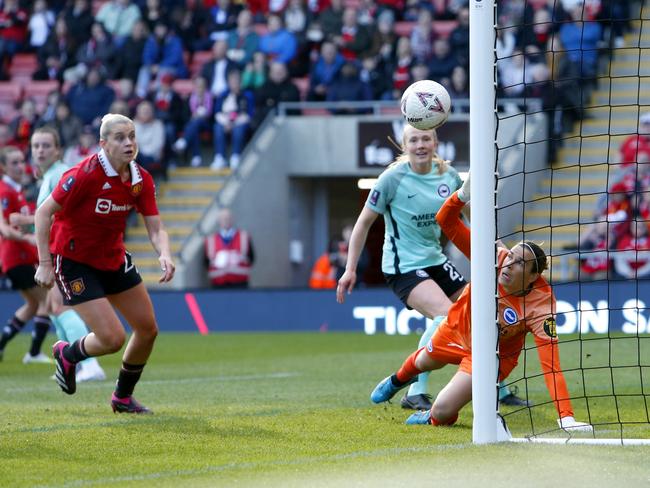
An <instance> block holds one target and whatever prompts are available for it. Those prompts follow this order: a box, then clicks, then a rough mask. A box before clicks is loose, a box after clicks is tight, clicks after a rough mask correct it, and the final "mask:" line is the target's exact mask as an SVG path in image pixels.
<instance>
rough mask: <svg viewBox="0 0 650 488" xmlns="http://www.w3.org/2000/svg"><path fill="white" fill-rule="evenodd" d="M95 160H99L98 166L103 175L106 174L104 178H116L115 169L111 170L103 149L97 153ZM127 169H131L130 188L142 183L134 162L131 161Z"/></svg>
mask: <svg viewBox="0 0 650 488" xmlns="http://www.w3.org/2000/svg"><path fill="white" fill-rule="evenodd" d="M97 158H98V159H99V164H101V166H102V169H103V170H104V173H106V176H108V177H111V176H118V174H117V171H115V168H113V165H112V164H111V163H109V162H108V158H107V157H106V153H105V152H104V150H103V149H100V151H99V152H98V153H97ZM129 167H130V168H131V186H133V185H135V184H137V183H140V182H141V181H142V173H140V169H139V168H138V165H137V163H136V162H135V161H131V162H130V163H129Z"/></svg>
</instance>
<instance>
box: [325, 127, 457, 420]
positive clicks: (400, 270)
mask: <svg viewBox="0 0 650 488" xmlns="http://www.w3.org/2000/svg"><path fill="white" fill-rule="evenodd" d="M437 149H438V136H437V134H436V131H435V130H419V129H416V128H414V127H412V126H410V125H406V126H405V127H404V134H403V136H402V154H401V155H400V156H399V157H397V159H396V160H395V162H393V163H392V164H391V165H390V166H389V167H388V168H387V169H386V171H384V172H383V173H382V174H381V176H380V177H379V179H378V180H377V183H376V184H375V186H374V188H373V189H372V190H371V192H370V195H369V196H368V200H367V201H366V204H365V206H364V208H363V210H361V214H360V215H359V218H358V219H357V222H356V224H355V225H354V229H353V231H352V237H351V238H350V246H349V250H348V262H347V265H346V269H345V273H344V274H343V276H342V277H341V279H340V280H339V283H338V287H337V290H336V298H337V301H338V302H339V303H343V300H344V298H345V293H346V292H347V293H351V292H352V289H353V287H354V285H355V283H356V281H357V274H356V268H357V262H358V259H359V255H360V253H361V250H362V249H363V247H364V245H365V242H366V238H367V236H368V230H369V229H370V226H371V225H372V224H373V223H374V221H375V220H376V219H377V217H378V216H379V215H383V216H384V223H385V228H386V231H385V234H384V246H383V256H382V271H383V273H384V277H385V278H386V281H387V282H388V284H389V286H390V287H391V289H392V290H393V292H394V293H395V294H396V295H397V296H398V297H399V299H400V300H401V301H402V302H403V303H404V304H405V305H406V307H407V308H409V309H415V310H417V311H418V312H420V313H421V314H422V315H424V316H425V317H427V318H429V319H432V320H433V321H434V322H433V324H432V325H431V326H429V327H428V328H427V331H426V332H425V333H424V334H423V336H422V338H421V341H420V342H421V343H426V342H428V340H429V338H430V337H431V335H432V334H433V331H434V330H435V328H436V326H437V323H438V322H439V318H442V317H441V316H444V315H446V314H447V310H448V309H449V307H450V306H451V304H452V302H455V301H456V299H457V298H458V297H459V296H460V293H461V291H462V290H463V288H464V287H465V285H466V284H467V282H466V281H465V278H463V276H462V274H461V273H460V272H459V271H458V270H457V269H456V268H455V266H454V265H453V264H452V263H451V261H449V260H448V259H447V256H445V254H444V252H443V249H442V244H441V242H440V237H441V230H440V227H439V226H438V224H437V222H436V213H437V212H438V210H440V207H441V206H442V204H443V203H444V201H445V200H446V199H447V197H448V196H449V195H451V194H452V193H453V192H454V191H456V190H458V189H459V188H460V187H461V185H462V180H461V178H460V176H459V175H458V172H457V171H456V170H455V169H454V168H453V167H451V166H450V164H449V161H444V160H443V159H441V158H440V156H438V154H437V152H436V151H437ZM427 379H428V375H426V373H423V374H422V375H421V376H420V377H419V378H418V381H417V382H416V383H414V384H413V385H411V388H410V389H409V391H408V393H407V394H406V396H405V397H404V398H403V399H402V406H403V407H404V408H413V409H430V408H431V398H430V396H429V395H428V394H427Z"/></svg>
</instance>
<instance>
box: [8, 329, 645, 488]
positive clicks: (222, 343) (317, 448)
mask: <svg viewBox="0 0 650 488" xmlns="http://www.w3.org/2000/svg"><path fill="white" fill-rule="evenodd" d="M49 339H52V340H53V338H51V337H48V343H51V342H52V340H49ZM623 342H624V341H621V343H620V344H618V345H616V346H615V348H617V347H618V348H619V349H620V351H619V352H620V354H621V357H632V356H634V355H635V354H637V351H638V348H637V347H636V346H635V345H634V344H633V341H628V342H629V343H627V344H623ZM416 343H417V338H416V337H415V336H410V337H387V336H384V335H378V336H365V335H362V334H353V333H340V334H339V333H327V334H315V333H314V334H298V333H296V334H289V333H276V334H213V335H210V336H206V337H201V336H199V335H192V334H161V336H160V337H159V339H158V342H157V344H156V347H155V350H154V353H153V356H152V357H151V359H150V361H149V364H148V366H147V368H146V370H145V373H144V376H143V378H142V380H141V382H140V384H139V385H138V387H137V390H136V397H137V398H138V399H139V400H140V401H142V402H143V403H144V404H145V405H147V406H149V407H150V408H152V409H153V410H154V412H155V415H153V416H127V415H114V414H113V413H112V412H111V409H110V406H109V405H108V399H109V397H110V394H111V391H112V385H113V381H114V378H115V377H116V373H117V369H118V367H119V355H113V356H109V357H105V358H101V359H100V361H101V363H102V365H103V366H104V368H105V369H106V372H107V374H108V375H109V378H111V379H110V380H108V381H104V382H101V383H83V384H80V385H79V387H78V390H77V393H76V394H75V395H73V396H67V395H65V394H64V393H62V392H61V391H60V390H59V388H58V387H57V386H56V384H55V383H54V381H53V380H51V379H50V376H51V375H52V373H53V367H51V366H43V365H23V364H22V363H21V362H20V359H21V358H22V355H23V354H24V352H25V350H26V348H27V344H28V337H27V336H26V335H25V334H21V337H19V338H17V339H16V340H15V341H13V342H12V343H11V344H10V345H9V346H8V348H7V351H6V353H5V358H4V361H3V362H2V363H0V393H1V395H0V419H1V420H0V486H1V487H27V486H30V487H34V486H37V487H86V486H93V487H96V486H99V487H101V486H120V487H121V488H127V487H143V486H145V487H147V486H152V487H153V486H155V487H179V486H180V487H221V486H223V487H230V486H250V487H259V486H269V487H339V486H344V487H347V486H355V487H357V486H359V487H366V486H367V487H384V486H386V487H398V486H405V487H413V486H436V487H441V488H443V487H444V488H448V487H456V486H458V487H460V486H463V487H472V486H480V487H482V488H484V487H490V486H495V487H508V486H516V487H520V486H527V487H531V486H532V487H547V486H571V487H576V486H577V487H582V486H584V487H587V486H588V487H601V486H630V487H631V486H650V469H649V468H648V458H649V456H650V447H621V446H579V445H568V446H567V445H530V444H511V443H508V444H502V445H489V446H474V445H472V444H471V437H472V418H471V417H472V415H471V408H466V409H464V410H463V411H462V412H461V415H460V419H459V422H458V423H457V425H455V426H454V427H451V428H432V427H428V426H406V425H404V424H403V422H404V420H405V419H406V417H407V416H408V412H407V411H404V410H402V409H401V408H400V407H399V403H398V401H394V402H393V403H392V404H388V405H386V406H377V405H372V404H371V403H370V400H369V398H368V395H369V393H370V391H371V390H372V388H373V387H374V386H375V384H376V383H377V382H378V381H379V380H381V379H382V378H383V377H385V376H386V375H387V374H388V373H390V372H392V371H393V370H394V369H395V368H397V367H398V366H399V365H400V364H401V361H402V360H403V358H404V357H405V356H406V355H407V354H408V353H410V352H411V351H412V350H414V348H415V346H416V345H417V344H416ZM588 347H589V348H590V349H588V350H586V349H584V346H583V349H580V348H579V347H578V346H577V345H575V343H572V344H568V345H567V347H564V346H563V351H562V352H563V358H562V359H563V365H564V366H565V368H566V367H573V366H575V364H576V363H579V359H580V358H583V359H584V360H588V361H591V362H592V363H593V364H596V363H595V361H606V360H607V355H608V354H611V350H612V348H611V347H610V346H606V345H604V344H595V343H594V344H593V345H588ZM572 348H573V349H572ZM647 352H648V351H645V353H646V354H647ZM603 354H604V355H605V358H603V357H602V355H603ZM527 362H528V367H533V363H534V362H536V356H535V355H534V352H533V356H529V357H528V361H527ZM592 363H590V364H592ZM454 370H455V368H454V367H447V368H445V369H444V370H442V371H439V372H436V373H434V374H432V376H431V391H432V392H434V393H435V392H437V391H438V389H439V388H440V387H441V386H442V385H443V384H444V383H445V382H446V381H447V380H448V379H449V377H450V376H451V375H452V374H453V372H454ZM626 371H628V370H627V369H626V368H625V367H623V368H621V372H620V374H621V375H623V376H621V377H620V378H619V379H618V381H617V384H621V385H624V386H623V387H624V388H630V389H635V388H637V386H638V385H637V383H638V382H639V379H638V377H639V368H636V370H635V369H634V368H630V369H629V371H628V373H629V374H628V376H624V375H625V372H626ZM645 373H646V374H647V371H646V372H645ZM516 374H518V373H517V371H516V372H515V373H514V374H513V376H516ZM597 374H601V375H602V373H597V370H595V372H594V377H593V378H591V379H590V381H589V382H588V386H587V388H590V389H597V388H599V386H598V384H599V382H601V383H602V384H601V386H600V387H602V388H603V389H605V390H607V389H608V388H610V386H609V385H608V383H607V381H605V380H606V378H605V377H603V376H601V377H599V378H597V377H596V375H597ZM616 374H619V373H616ZM605 376H606V375H605ZM610 376H611V374H610ZM603 378H604V379H603ZM568 380H569V383H570V385H569V386H570V388H571V389H572V391H573V390H574V389H576V388H579V386H580V385H579V381H580V378H578V375H577V374H576V375H574V374H569V375H568ZM642 381H643V379H642V380H641V382H642ZM645 381H646V384H645V385H642V387H643V388H645V392H646V394H647V392H648V384H647V381H648V379H647V377H646V378H645ZM522 386H523V387H527V388H528V391H529V393H530V395H531V397H532V398H533V399H534V400H535V401H536V402H538V403H540V404H542V403H543V402H545V401H546V400H547V398H548V394H547V393H546V391H545V389H544V387H543V384H540V383H539V382H536V381H530V382H529V383H528V385H524V384H523V383H522V384H520V388H521V387H522ZM594 392H596V390H594ZM590 393H593V392H592V391H590ZM396 399H397V400H398V399H399V397H397V398H396ZM628 407H629V408H627V410H629V411H630V412H632V413H630V415H632V416H633V417H634V415H637V416H640V417H642V416H643V415H645V413H644V412H645V410H643V407H642V406H641V405H640V404H639V403H632V404H631V405H629V406H628ZM585 408H586V405H585V402H577V404H576V417H577V418H578V419H579V420H581V419H584V416H585V415H586V411H585ZM590 408H591V410H590V413H591V414H592V415H593V416H601V417H602V418H604V419H608V418H610V417H611V415H612V413H611V411H610V409H611V404H609V403H607V402H604V401H603V402H601V403H598V402H596V403H595V404H594V405H593V406H590ZM642 410H643V411H642ZM533 411H534V412H535V414H534V416H535V421H536V422H537V423H539V424H540V425H542V426H546V427H548V428H552V427H553V426H554V419H553V415H552V414H553V412H552V407H551V406H550V405H541V406H540V407H538V408H537V409H533ZM508 412H510V413H512V412H513V410H509V411H508ZM530 417H531V416H530V415H529V414H525V413H524V412H518V413H513V414H512V415H510V416H509V417H508V418H509V419H511V420H510V422H509V425H510V426H511V428H512V430H513V432H514V433H520V434H521V433H525V432H526V429H528V428H529V423H530V420H529V419H530ZM634 418H636V417H634ZM597 432H598V435H602V436H606V437H612V436H614V437H616V436H617V435H619V434H618V431H617V430H616V429H615V428H614V427H605V428H603V429H602V430H601V429H599V430H598V431H597ZM630 435H631V436H632V437H650V433H649V432H648V429H647V425H645V426H636V427H633V428H632V430H631V431H630Z"/></svg>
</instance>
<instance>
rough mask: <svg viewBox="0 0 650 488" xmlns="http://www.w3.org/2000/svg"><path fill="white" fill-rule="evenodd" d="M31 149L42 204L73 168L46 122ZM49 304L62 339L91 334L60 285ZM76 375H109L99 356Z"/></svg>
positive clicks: (98, 377) (82, 378)
mask: <svg viewBox="0 0 650 488" xmlns="http://www.w3.org/2000/svg"><path fill="white" fill-rule="evenodd" d="M31 151H32V160H33V162H34V163H36V165H37V167H38V170H39V172H40V174H41V176H42V182H41V187H40V189H39V192H38V199H37V205H40V204H41V203H43V202H44V201H45V199H46V198H47V197H48V196H49V195H50V193H52V190H54V188H55V187H56V185H57V183H58V182H59V180H60V179H61V175H63V173H65V172H66V171H67V170H68V169H70V168H69V167H68V166H67V165H65V164H64V163H63V162H62V161H61V160H60V159H58V158H59V157H60V155H61V154H60V153H61V143H60V139H59V134H58V132H57V131H56V129H54V128H52V127H47V126H45V127H41V128H40V129H36V131H34V134H32V138H31ZM29 217H30V219H31V220H32V223H33V219H34V217H33V216H32V215H30V216H29ZM48 308H49V310H50V314H51V315H50V319H51V320H52V322H53V323H54V326H55V328H56V334H57V336H59V339H61V340H64V341H66V342H70V343H73V342H74V341H76V340H77V339H80V338H81V337H83V336H85V335H86V334H88V328H87V327H86V324H84V322H83V320H81V317H79V315H78V314H77V312H75V311H74V310H73V309H72V308H70V307H66V306H64V305H63V298H62V297H61V292H60V291H59V289H58V288H57V287H52V288H51V289H50V291H49V294H48ZM76 376H77V381H97V380H104V379H106V375H105V374H104V370H103V369H102V367H101V366H100V365H99V363H98V362H97V359H96V358H88V359H86V360H84V361H81V362H80V363H79V366H78V369H77V375H76Z"/></svg>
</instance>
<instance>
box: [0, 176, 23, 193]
mask: <svg viewBox="0 0 650 488" xmlns="http://www.w3.org/2000/svg"><path fill="white" fill-rule="evenodd" d="M2 181H4V182H5V183H6V184H7V185H9V186H10V187H11V188H13V190H14V191H16V192H19V191H21V190H22V189H23V186H22V185H21V184H20V183H16V182H15V181H14V180H12V179H11V178H9V177H8V176H7V175H2Z"/></svg>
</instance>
